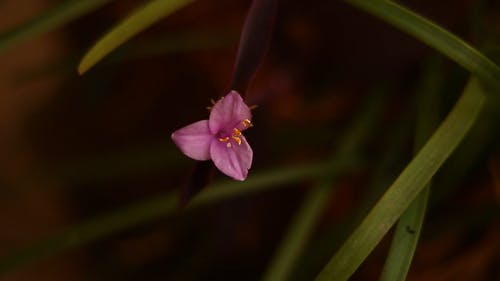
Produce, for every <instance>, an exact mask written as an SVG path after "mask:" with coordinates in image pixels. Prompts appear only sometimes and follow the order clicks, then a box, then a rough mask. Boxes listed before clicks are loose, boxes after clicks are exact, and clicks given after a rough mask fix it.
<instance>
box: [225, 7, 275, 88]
mask: <svg viewBox="0 0 500 281" xmlns="http://www.w3.org/2000/svg"><path fill="white" fill-rule="evenodd" d="M277 6H278V0H254V1H252V5H251V7H250V10H249V12H248V15H247V18H246V20H245V24H244V25H243V30H242V32H241V37H240V43H239V48H238V54H237V55H236V62H235V64H234V70H233V77H232V80H231V84H230V85H231V89H232V90H236V91H238V92H239V93H240V94H242V95H243V96H244V93H245V90H246V89H247V86H248V84H249V83H250V80H251V79H252V77H253V76H254V74H255V72H256V70H257V68H258V67H259V65H260V64H261V62H262V58H263V57H264V55H265V53H266V51H267V48H268V46H269V41H270V39H271V34H272V30H273V27H274V18H275V15H276V9H277Z"/></svg>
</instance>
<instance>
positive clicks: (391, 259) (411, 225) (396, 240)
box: [380, 60, 442, 281]
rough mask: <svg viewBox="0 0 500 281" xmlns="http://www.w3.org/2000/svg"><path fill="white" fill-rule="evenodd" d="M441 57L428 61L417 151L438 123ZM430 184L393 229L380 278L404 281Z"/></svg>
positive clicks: (421, 102)
mask: <svg viewBox="0 0 500 281" xmlns="http://www.w3.org/2000/svg"><path fill="white" fill-rule="evenodd" d="M439 64H440V61H439V60H433V61H431V62H430V63H429V66H428V67H427V70H426V71H425V72H426V74H425V77H424V79H423V82H422V84H423V85H422V87H421V89H420V91H419V96H420V98H419V101H418V109H417V111H418V112H417V125H416V133H415V153H417V152H418V150H419V149H420V148H421V147H422V146H423V144H424V143H425V141H426V140H427V139H428V138H429V136H430V135H431V134H432V131H433V130H434V129H435V127H436V126H437V125H438V124H439V110H438V109H439V105H438V104H439V96H440V95H439V89H440V86H441V81H442V76H441V71H440V70H441V68H440V67H439V66H440V65H439ZM429 189H430V183H429V184H427V186H426V187H425V188H424V189H423V190H422V192H420V194H419V195H418V196H417V198H416V199H415V200H414V201H413V202H412V203H411V204H410V206H409V207H408V209H406V211H405V212H404V213H403V215H402V216H401V218H400V219H399V222H398V224H397V226H396V230H395V232H394V237H393V239H392V243H391V247H390V250H389V254H388V256H387V259H386V261H385V265H384V268H383V270H382V275H381V276H380V280H381V281H404V280H405V279H406V275H407V274H408V270H409V268H410V264H411V262H412V260H413V255H414V253H415V249H416V248H417V244H418V240H419V238H420V231H421V229H422V225H423V222H424V217H425V212H426V209H427V202H428V200H429Z"/></svg>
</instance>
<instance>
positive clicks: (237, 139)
mask: <svg viewBox="0 0 500 281" xmlns="http://www.w3.org/2000/svg"><path fill="white" fill-rule="evenodd" d="M232 139H233V140H234V141H235V142H236V143H237V144H238V145H241V138H239V137H235V136H232Z"/></svg>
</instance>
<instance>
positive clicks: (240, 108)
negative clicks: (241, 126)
mask: <svg viewBox="0 0 500 281" xmlns="http://www.w3.org/2000/svg"><path fill="white" fill-rule="evenodd" d="M251 118H252V113H251V112H250V108H248V106H247V105H246V104H245V102H244V101H243V98H241V96H240V94H238V92H236V91H231V92H229V94H227V95H226V96H225V97H223V98H221V99H220V100H219V101H218V102H216V103H215V105H214V106H213V107H212V110H211V111H210V118H209V127H210V131H211V132H212V134H217V133H220V132H221V131H224V130H226V131H227V130H229V132H226V133H231V130H232V129H233V128H235V127H236V126H237V125H238V123H240V122H241V121H243V120H245V119H249V120H250V119H251Z"/></svg>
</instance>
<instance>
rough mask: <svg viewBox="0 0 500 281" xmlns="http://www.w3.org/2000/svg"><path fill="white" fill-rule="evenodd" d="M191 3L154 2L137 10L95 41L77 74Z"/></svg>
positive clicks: (174, 0)
mask: <svg viewBox="0 0 500 281" xmlns="http://www.w3.org/2000/svg"><path fill="white" fill-rule="evenodd" d="M193 1H194V0H154V1H151V2H150V3H148V4H146V5H144V6H143V7H142V8H139V9H137V10H136V11H135V12H134V13H133V14H132V15H130V16H129V17H128V18H126V19H125V20H124V21H123V22H121V23H120V24H118V25H117V26H115V27H114V28H113V29H111V31H109V32H108V33H107V34H106V35H104V36H103V37H102V38H101V39H100V40H99V41H97V43H96V44H95V45H94V46H93V47H92V48H91V49H90V50H89V51H88V52H87V53H86V54H85V56H84V57H83V59H82V60H81V62H80V64H79V65H78V72H79V73H80V74H83V73H85V72H86V71H87V70H89V69H90V68H91V67H92V66H94V65H95V64H96V63H98V62H99V61H100V60H101V59H103V58H104V57H105V56H106V55H108V54H109V53H110V52H112V51H113V50H114V49H116V48H117V47H119V46H120V45H122V44H123V43H125V42H126V41H127V40H129V39H130V38H132V37H133V36H135V35H137V34H138V33H139V32H141V31H143V30H144V29H146V28H148V27H150V26H151V25H153V24H154V23H156V22H157V21H159V20H161V19H162V18H164V17H166V16H168V15H170V14H172V13H174V12H176V11H177V10H179V9H181V8H182V7H184V6H186V5H188V4H190V3H191V2H193Z"/></svg>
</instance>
